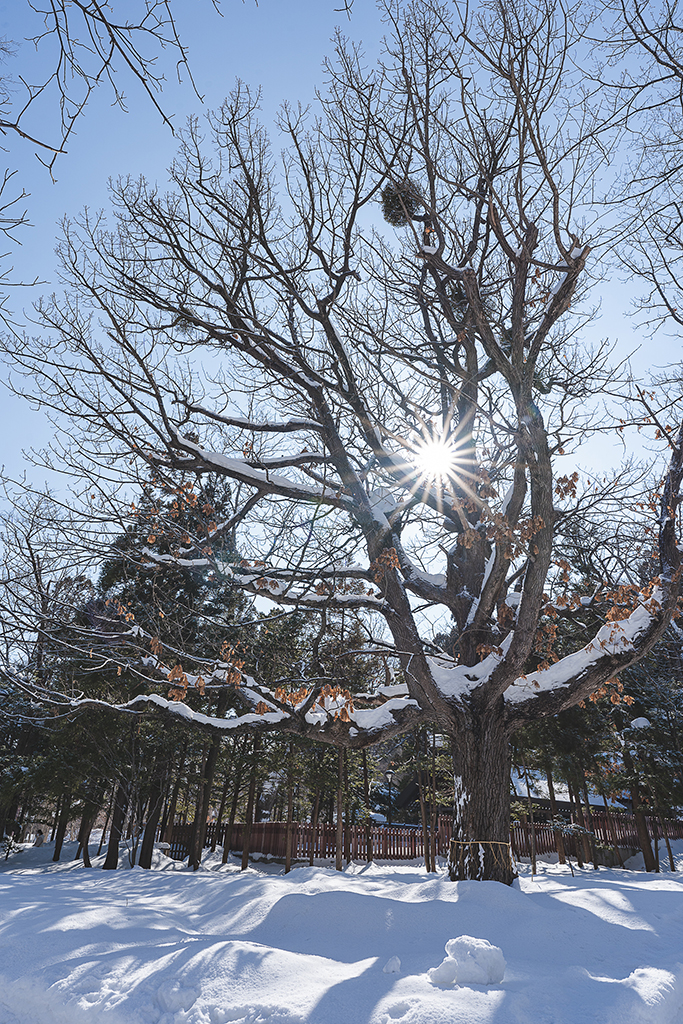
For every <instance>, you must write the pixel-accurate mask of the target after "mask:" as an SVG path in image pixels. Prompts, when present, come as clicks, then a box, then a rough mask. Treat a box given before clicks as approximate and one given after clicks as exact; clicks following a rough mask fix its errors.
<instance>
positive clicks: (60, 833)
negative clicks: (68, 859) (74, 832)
mask: <svg viewBox="0 0 683 1024" xmlns="http://www.w3.org/2000/svg"><path fill="white" fill-rule="evenodd" d="M70 810H71V794H70V793H63V794H62V805H61V808H60V811H59V821H58V822H57V832H56V834H55V852H54V854H53V855H52V859H53V861H58V860H59V858H60V855H61V852H62V844H63V843H64V835H65V833H66V826H67V825H68V824H69V811H70Z"/></svg>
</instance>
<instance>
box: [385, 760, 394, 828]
mask: <svg viewBox="0 0 683 1024" xmlns="http://www.w3.org/2000/svg"><path fill="white" fill-rule="evenodd" d="M385 775H386V777H387V781H388V783H389V809H388V811H387V825H389V826H391V783H392V780H393V778H394V775H395V772H393V771H392V770H391V768H390V769H389V771H388V772H385Z"/></svg>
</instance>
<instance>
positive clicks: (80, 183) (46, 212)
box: [0, 0, 679, 478]
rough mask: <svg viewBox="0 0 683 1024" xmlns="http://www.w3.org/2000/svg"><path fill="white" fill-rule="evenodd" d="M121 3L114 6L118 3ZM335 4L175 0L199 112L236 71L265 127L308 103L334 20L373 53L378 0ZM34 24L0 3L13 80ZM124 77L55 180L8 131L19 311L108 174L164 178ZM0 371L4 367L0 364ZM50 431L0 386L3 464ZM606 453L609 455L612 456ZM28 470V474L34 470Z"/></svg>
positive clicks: (19, 5) (606, 310)
mask: <svg viewBox="0 0 683 1024" xmlns="http://www.w3.org/2000/svg"><path fill="white" fill-rule="evenodd" d="M116 6H117V7H118V8H119V9H120V7H121V0H117V5H116ZM342 6H343V5H342V3H341V0H314V2H312V0H260V2H259V4H258V6H256V3H255V2H254V0H245V2H244V3H242V2H241V0H223V4H222V8H221V9H222V12H223V17H220V16H218V15H217V14H216V12H215V11H214V8H213V5H212V4H211V2H210V0H176V3H174V9H175V11H176V16H177V23H178V28H179V32H180V35H181V37H182V39H183V41H184V43H185V44H186V46H187V47H188V49H189V55H190V62H191V66H192V71H193V74H194V77H195V80H196V83H197V87H198V90H199V92H200V93H202V94H203V95H204V97H205V104H204V109H211V108H212V107H215V106H217V105H219V104H220V102H221V101H222V100H223V98H224V97H225V95H226V93H227V92H228V91H229V90H230V89H231V87H232V86H233V84H234V82H235V79H237V78H240V79H242V80H243V81H245V82H247V83H248V84H250V85H252V86H261V87H262V90H263V117H264V120H265V122H266V123H267V124H268V123H270V122H271V121H272V118H273V115H274V113H275V111H276V109H277V107H278V105H279V104H280V103H281V102H282V101H283V100H291V101H297V100H301V101H303V102H304V103H306V102H309V101H310V100H312V99H313V93H314V88H315V86H316V85H317V84H318V85H319V84H321V82H322V74H321V60H322V58H323V56H324V55H325V54H329V53H331V51H332V44H331V42H330V39H331V36H332V35H333V32H334V30H335V26H336V25H340V26H341V28H342V30H343V31H344V32H346V33H347V34H348V35H350V36H351V37H352V38H354V39H356V40H362V41H363V43H364V45H365V48H366V51H367V53H368V56H370V57H372V56H373V55H374V54H375V53H376V52H377V50H378V45H379V40H380V37H381V35H382V26H381V24H380V21H379V17H378V14H377V11H376V9H375V5H374V2H373V0H355V4H354V7H353V13H352V17H351V19H350V20H349V19H348V18H347V17H346V15H345V14H343V13H340V12H337V11H335V7H342ZM124 9H125V3H124ZM39 27H40V22H39V19H37V17H36V16H35V15H34V14H32V13H31V11H30V9H29V7H28V3H27V0H10V2H4V3H2V4H0V36H2V37H4V38H6V39H11V40H13V41H14V42H15V43H17V44H19V49H18V53H17V56H16V57H15V58H13V59H12V60H10V61H9V62H8V64H7V65H6V71H7V72H8V73H9V74H10V75H11V76H12V77H13V78H15V79H16V78H17V77H18V76H19V75H24V76H26V77H27V78H28V79H29V80H36V79H37V78H38V77H39V76H40V74H41V67H44V65H45V60H46V58H47V53H46V54H45V55H43V56H41V54H40V53H39V54H38V55H36V54H35V53H34V51H33V47H32V44H31V43H28V42H22V40H23V39H24V38H25V37H26V36H31V35H33V34H35V33H36V32H37V31H39ZM160 60H161V62H162V67H163V69H164V71H165V74H166V77H167V79H168V85H167V87H166V88H165V90H164V93H163V95H162V96H161V102H162V105H163V106H164V109H165V110H166V112H167V113H172V114H173V120H174V123H175V124H176V125H177V126H178V127H181V126H182V125H183V124H184V122H185V119H186V118H187V116H188V115H190V114H193V113H201V110H202V105H201V103H200V102H199V100H198V99H197V97H196V96H195V94H194V93H193V92H192V90H191V88H190V86H189V83H187V82H186V83H185V84H183V85H180V86H179V85H178V84H177V82H176V81H175V61H174V57H173V53H172V52H171V51H166V53H165V54H162V55H161V58H160ZM121 77H122V76H121ZM122 85H123V88H124V91H125V93H126V95H127V99H128V103H129V109H130V112H129V113H128V114H124V113H122V112H121V111H120V110H119V109H117V108H116V107H113V106H112V103H111V100H112V97H111V94H110V93H108V92H107V91H106V90H105V89H101V90H100V91H99V93H98V94H97V95H96V96H95V97H94V98H93V99H92V101H91V102H90V104H89V105H88V107H87V109H86V111H85V114H84V115H83V117H82V119H81V121H80V122H79V124H78V128H77V135H76V136H75V137H73V138H72V140H71V141H70V144H69V151H68V153H67V154H66V155H65V156H62V157H60V158H59V160H58V162H57V164H56V168H55V174H56V177H57V182H56V183H54V184H53V183H52V182H51V181H50V177H49V175H48V173H47V171H46V170H45V169H44V168H43V167H42V166H41V165H40V163H39V162H38V160H37V159H36V156H35V147H34V146H32V145H30V144H29V143H25V142H21V141H20V140H18V139H14V138H8V139H7V140H6V148H7V152H6V155H5V162H6V165H7V166H8V167H11V168H17V171H18V173H17V176H16V180H17V182H18V183H19V184H20V185H21V186H23V187H24V188H26V190H27V191H28V192H30V193H31V195H30V198H29V199H28V200H27V204H26V205H27V209H28V214H29V218H30V221H31V224H32V225H33V226H32V227H30V228H27V229H24V230H22V232H21V234H20V239H21V243H22V244H21V245H20V246H18V247H17V248H16V249H15V251H14V252H13V253H11V255H10V257H9V258H8V259H6V260H5V267H7V266H8V265H12V266H13V267H14V273H13V275H12V276H13V278H14V279H15V280H31V279H33V278H35V277H38V278H40V280H41V281H42V282H44V283H43V284H41V285H40V286H39V287H38V288H37V289H17V290H15V292H14V295H13V306H14V309H15V311H16V312H17V313H19V314H20V313H21V310H22V308H25V309H30V305H31V302H32V301H33V300H34V299H35V298H37V297H38V294H41V293H45V292H50V291H52V290H53V289H55V288H58V287H59V285H58V282H57V281H56V279H55V260H54V255H53V248H54V239H55V235H56V232H57V227H56V225H57V222H58V221H59V219H60V218H61V217H63V216H64V215H66V216H75V215H76V214H77V213H78V211H79V210H80V209H81V208H82V206H83V205H85V204H87V205H88V206H90V207H91V208H98V207H101V206H106V184H107V179H108V178H109V177H114V178H116V177H117V176H119V175H122V174H124V175H125V174H132V175H135V176H137V175H138V174H141V173H142V174H144V175H146V176H147V177H149V178H151V179H153V180H158V181H160V182H163V181H164V179H165V168H166V166H167V165H168V164H169V163H170V161H171V159H172V157H173V154H174V152H175V148H176V141H175V139H174V138H173V136H172V134H171V133H170V131H169V130H168V128H166V127H164V125H163V124H162V123H161V120H160V118H159V116H158V114H157V113H156V112H155V111H154V109H153V108H152V106H151V104H150V103H149V101H148V100H147V99H146V98H145V96H144V94H143V93H142V90H141V88H140V87H139V86H138V85H137V83H135V82H134V81H132V80H131V81H129V82H125V81H122ZM56 113H57V112H56V107H55V106H54V105H53V104H52V105H51V104H49V103H48V104H47V105H46V106H45V108H44V109H43V110H42V111H41V116H40V117H39V118H38V120H37V121H36V122H35V123H34V127H35V130H36V131H37V132H42V133H43V134H44V135H46V136H48V137H49V136H52V137H55V135H56V123H55V118H56ZM52 125H54V128H52ZM601 292H602V296H601V297H602V303H603V314H602V318H601V320H600V321H598V323H597V324H596V326H595V328H594V329H595V331H596V334H597V336H599V337H601V336H604V335H606V336H609V337H611V338H615V337H617V336H618V337H619V339H620V351H621V352H622V354H624V355H625V354H626V353H627V352H629V351H631V350H632V349H633V348H634V347H636V346H637V345H638V344H640V343H641V341H642V340H643V339H641V338H639V337H638V335H637V334H634V332H633V329H632V326H631V324H630V322H629V321H628V320H626V319H625V318H624V316H623V309H624V308H625V307H626V306H627V305H628V301H629V297H630V293H629V291H628V289H624V288H623V287H619V286H617V284H616V283H615V282H612V283H611V284H608V285H607V286H606V287H603V288H602V289H601ZM678 347H679V346H678V344H677V343H675V344H672V343H671V342H667V339H665V338H661V339H659V340H658V341H657V342H655V343H652V342H648V343H647V346H646V348H644V349H643V350H642V351H641V353H640V355H639V356H637V357H636V364H637V366H638V367H639V369H640V370H641V372H642V374H643V376H644V375H645V372H646V369H647V367H648V364H649V363H651V362H653V361H654V362H660V363H664V362H667V361H669V360H670V359H672V358H674V356H673V355H671V354H669V353H670V350H671V348H676V349H678ZM0 376H3V377H4V376H5V371H4V370H2V369H0ZM50 433H51V431H50V429H49V425H48V424H47V423H46V421H45V419H44V418H43V417H42V415H41V414H40V413H39V412H36V411H32V410H31V409H29V408H28V407H27V406H26V404H25V403H23V402H22V401H20V400H18V399H16V398H13V397H12V396H10V395H9V393H7V392H6V391H5V390H4V389H3V390H2V391H1V392H0V437H1V438H2V439H3V440H2V443H1V444H0V465H3V464H4V466H5V468H6V471H7V472H9V473H10V474H11V475H16V474H18V473H20V472H21V471H22V469H23V467H24V466H25V460H24V459H23V457H22V456H21V449H22V448H26V447H30V446H40V445H43V444H45V443H47V442H48V440H49V437H50ZM606 461H608V462H609V461H611V457H610V456H607V460H606ZM31 475H34V478H35V471H32V474H31Z"/></svg>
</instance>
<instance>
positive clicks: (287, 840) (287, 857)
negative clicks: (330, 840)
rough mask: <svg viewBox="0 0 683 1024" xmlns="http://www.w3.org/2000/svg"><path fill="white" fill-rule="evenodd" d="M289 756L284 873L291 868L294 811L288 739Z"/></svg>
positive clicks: (291, 756)
mask: <svg viewBox="0 0 683 1024" xmlns="http://www.w3.org/2000/svg"><path fill="white" fill-rule="evenodd" d="M288 754H289V757H288V758H287V760H288V762H289V763H288V765H287V825H286V828H285V874H286V875H288V874H289V872H290V871H291V870H292V815H293V812H294V772H293V768H292V758H293V756H294V744H293V743H292V741H291V740H290V743H289V751H288Z"/></svg>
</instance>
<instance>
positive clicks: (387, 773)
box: [384, 768, 396, 785]
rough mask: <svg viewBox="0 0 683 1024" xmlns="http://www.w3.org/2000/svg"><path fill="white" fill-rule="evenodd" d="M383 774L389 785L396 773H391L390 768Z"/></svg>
mask: <svg viewBox="0 0 683 1024" xmlns="http://www.w3.org/2000/svg"><path fill="white" fill-rule="evenodd" d="M384 774H385V775H386V777H387V779H388V780H389V785H391V783H392V780H393V778H394V775H395V774H396V772H394V771H392V770H391V768H390V769H389V771H388V772H385V773H384Z"/></svg>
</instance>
